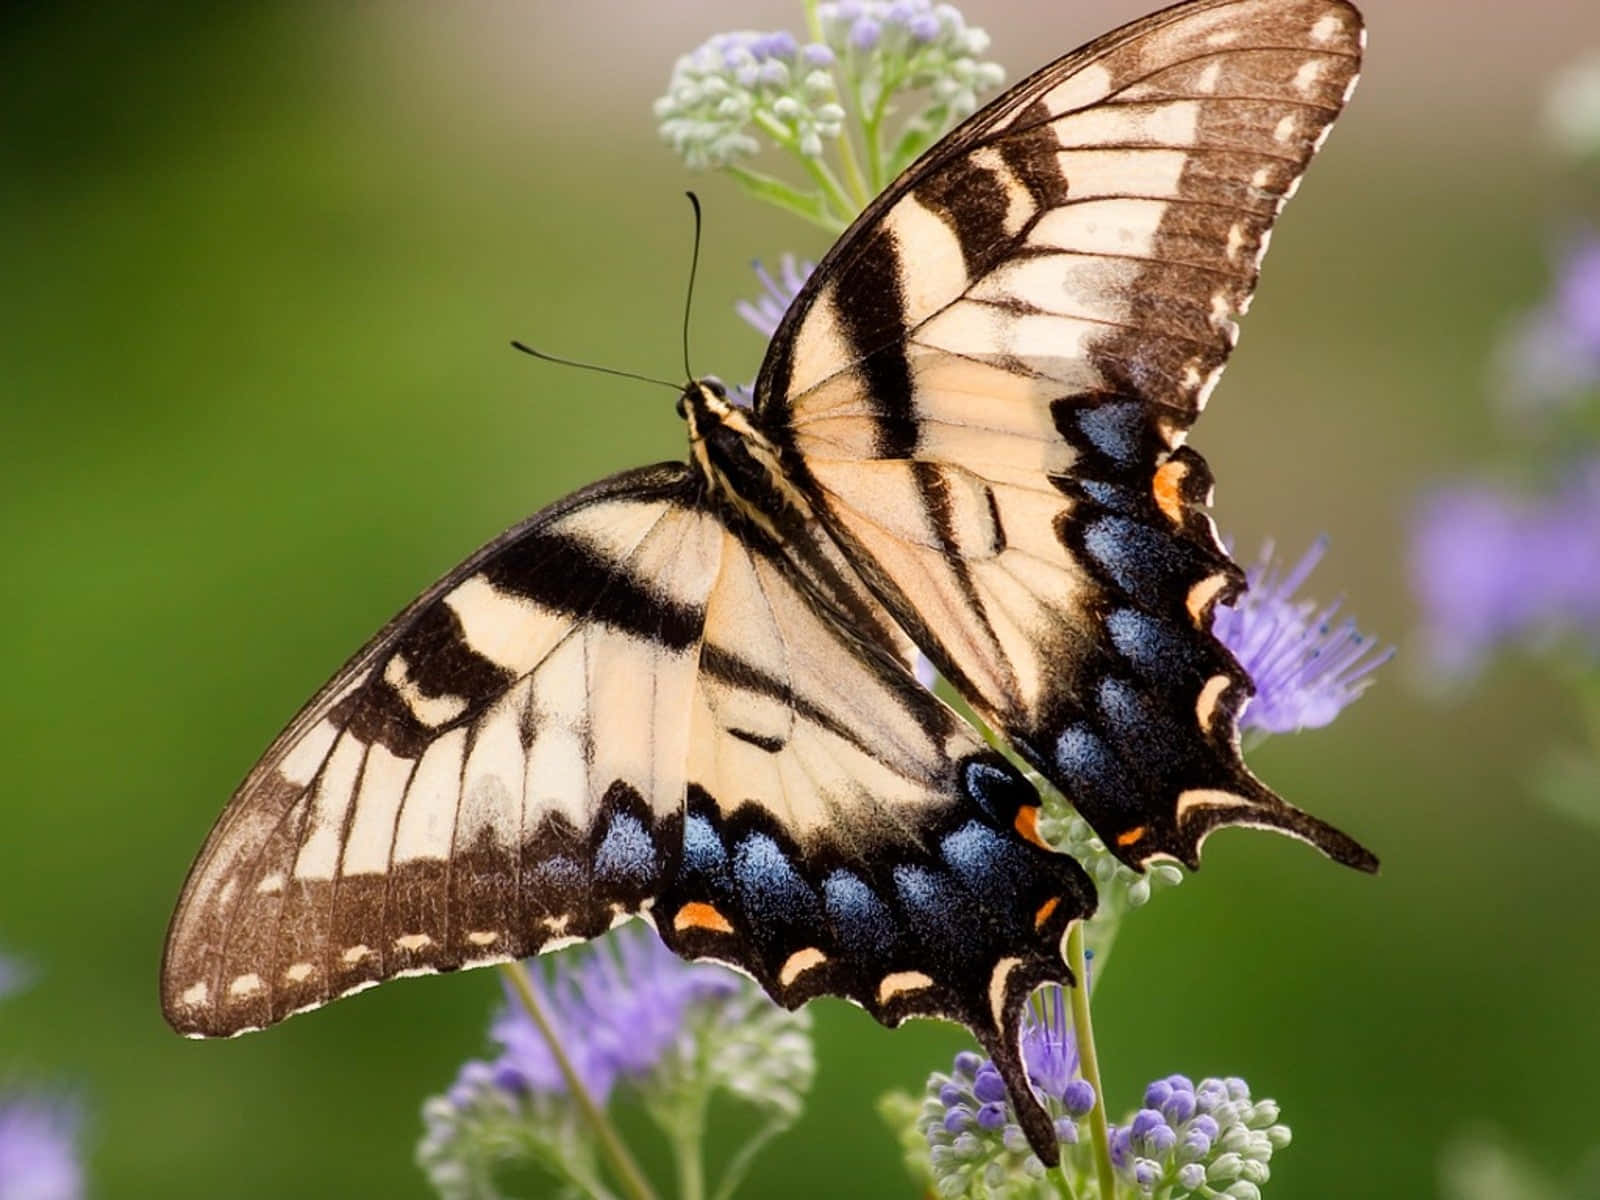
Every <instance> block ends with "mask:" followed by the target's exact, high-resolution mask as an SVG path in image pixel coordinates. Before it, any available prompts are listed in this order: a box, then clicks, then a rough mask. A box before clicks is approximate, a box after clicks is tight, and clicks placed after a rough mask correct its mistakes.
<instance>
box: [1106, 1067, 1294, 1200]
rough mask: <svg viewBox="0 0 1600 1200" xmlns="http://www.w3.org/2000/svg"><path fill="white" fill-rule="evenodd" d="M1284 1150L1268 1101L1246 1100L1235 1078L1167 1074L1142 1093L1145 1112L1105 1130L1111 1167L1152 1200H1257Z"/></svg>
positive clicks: (1283, 1132)
mask: <svg viewBox="0 0 1600 1200" xmlns="http://www.w3.org/2000/svg"><path fill="white" fill-rule="evenodd" d="M1288 1144H1289V1127H1288V1126H1287V1125H1283V1124H1280V1123H1279V1121H1278V1105H1277V1102H1276V1101H1273V1100H1252V1099H1251V1098H1250V1085H1249V1084H1247V1083H1245V1081H1244V1080H1242V1079H1202V1080H1201V1081H1200V1084H1199V1086H1196V1085H1195V1084H1194V1083H1193V1082H1192V1081H1190V1079H1189V1078H1188V1077H1187V1076H1184V1075H1169V1076H1167V1078H1165V1079H1158V1080H1156V1081H1155V1082H1154V1083H1152V1084H1151V1085H1150V1086H1149V1087H1147V1088H1146V1089H1145V1091H1144V1107H1143V1108H1141V1109H1140V1110H1139V1111H1138V1112H1137V1113H1135V1114H1134V1116H1133V1119H1132V1120H1130V1121H1129V1122H1128V1123H1127V1124H1126V1125H1121V1126H1118V1127H1117V1128H1115V1129H1113V1130H1112V1131H1111V1161H1112V1163H1113V1164H1114V1165H1115V1166H1116V1168H1117V1170H1118V1172H1119V1173H1120V1174H1121V1175H1122V1177H1123V1178H1124V1179H1125V1180H1126V1181H1127V1182H1129V1183H1131V1184H1132V1185H1133V1186H1134V1188H1135V1189H1136V1191H1137V1193H1138V1194H1139V1195H1141V1196H1154V1195H1157V1194H1158V1193H1159V1194H1160V1195H1161V1196H1163V1197H1169V1198H1170V1200H1182V1198H1183V1197H1185V1196H1190V1195H1201V1196H1228V1197H1232V1198H1233V1200H1259V1198H1260V1196H1261V1185H1262V1184H1263V1183H1265V1182H1266V1181H1267V1179H1268V1178H1269V1177H1270V1175H1271V1171H1270V1170H1269V1168H1268V1165H1267V1164H1268V1163H1269V1162H1271V1161H1272V1154H1273V1151H1275V1150H1282V1149H1283V1148H1284V1147H1285V1146H1287V1145H1288Z"/></svg>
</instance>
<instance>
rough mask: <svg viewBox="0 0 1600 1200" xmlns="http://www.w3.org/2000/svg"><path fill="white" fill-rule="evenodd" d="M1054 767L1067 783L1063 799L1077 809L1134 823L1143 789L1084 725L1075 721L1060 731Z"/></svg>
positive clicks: (1097, 736)
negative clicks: (1057, 767) (1120, 817)
mask: <svg viewBox="0 0 1600 1200" xmlns="http://www.w3.org/2000/svg"><path fill="white" fill-rule="evenodd" d="M1056 765H1057V766H1059V767H1060V768H1061V773H1062V774H1063V775H1064V776H1065V777H1066V779H1067V782H1068V784H1069V790H1068V792H1067V799H1069V800H1071V801H1072V802H1073V804H1074V805H1076V806H1077V807H1078V808H1079V809H1081V810H1083V811H1086V812H1092V813H1099V812H1104V813H1107V814H1120V815H1122V816H1123V817H1126V818H1131V819H1132V820H1133V821H1134V822H1137V821H1138V819H1139V816H1140V810H1139V801H1140V797H1141V795H1142V792H1143V789H1142V788H1140V787H1139V786H1138V785H1137V783H1136V781H1135V780H1133V779H1131V778H1130V777H1129V775H1128V772H1127V769H1126V768H1125V767H1124V766H1123V764H1122V761H1121V760H1120V759H1118V758H1117V756H1116V754H1115V753H1114V752H1113V751H1112V749H1111V747H1109V746H1107V745H1106V744H1105V742H1104V741H1102V740H1101V738H1100V736H1099V735H1098V734H1097V733H1095V732H1094V730H1093V729H1092V728H1090V726H1089V725H1088V724H1087V723H1085V722H1082V721H1077V722H1074V723H1073V724H1071V725H1068V726H1067V727H1066V728H1065V729H1063V730H1062V731H1061V736H1059V737H1058V738H1056Z"/></svg>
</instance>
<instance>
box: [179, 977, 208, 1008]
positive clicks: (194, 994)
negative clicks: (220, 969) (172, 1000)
mask: <svg viewBox="0 0 1600 1200" xmlns="http://www.w3.org/2000/svg"><path fill="white" fill-rule="evenodd" d="M210 998H211V985H210V984H208V983H206V982H205V981H204V980H202V981H201V982H199V983H195V984H191V985H190V986H188V987H186V988H184V989H183V994H182V995H180V996H179V997H178V999H179V1000H181V1001H182V1002H183V1003H185V1004H187V1005H189V1007H191V1008H199V1007H200V1006H201V1005H202V1004H204V1003H205V1002H206V1001H207V1000H209V999H210Z"/></svg>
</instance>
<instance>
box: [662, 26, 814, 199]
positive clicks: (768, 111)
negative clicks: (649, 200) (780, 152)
mask: <svg viewBox="0 0 1600 1200" xmlns="http://www.w3.org/2000/svg"><path fill="white" fill-rule="evenodd" d="M833 61H834V56H833V51H832V50H830V49H829V48H828V47H827V46H824V45H821V44H819V43H816V42H812V43H808V44H805V45H802V44H801V43H800V42H799V41H798V40H797V39H796V38H795V37H794V35H793V34H789V33H783V32H778V33H719V34H717V35H716V36H715V37H713V38H712V39H711V40H710V41H708V42H706V43H705V44H704V45H702V46H700V47H699V48H697V49H695V50H692V51H691V52H689V53H688V54H685V55H683V56H682V57H681V58H679V59H678V61H677V64H676V65H675V66H674V67H673V68H672V79H671V81H670V82H669V83H668V84H667V94H666V95H665V96H663V97H661V99H659V100H657V101H656V104H655V113H656V120H657V121H659V122H660V128H661V136H662V137H663V138H665V139H666V141H667V142H669V143H670V144H671V145H672V148H673V149H674V150H675V151H677V152H678V154H680V155H681V156H682V157H683V160H684V162H685V163H687V164H688V165H689V166H690V167H694V168H697V169H704V168H708V167H724V166H727V165H729V164H730V163H733V162H736V161H737V160H739V159H741V158H750V157H753V156H754V155H755V154H756V153H757V152H758V151H759V150H760V149H761V143H760V142H759V141H758V140H757V139H756V137H755V136H754V135H753V134H752V133H751V132H750V130H751V127H752V126H759V127H760V129H761V130H762V131H763V132H764V133H766V134H767V136H769V137H771V138H772V139H773V140H774V141H776V142H777V143H778V144H779V145H781V146H783V147H784V148H786V149H793V150H795V151H797V152H798V153H800V154H801V155H803V156H805V157H807V158H820V157H821V155H822V143H823V139H824V138H836V137H838V136H839V133H840V131H841V130H842V129H843V127H844V109H843V108H841V107H840V106H839V103H838V91H837V86H836V84H835V81H834V77H833V74H832V72H830V71H829V70H828V68H829V67H831V66H832V65H833Z"/></svg>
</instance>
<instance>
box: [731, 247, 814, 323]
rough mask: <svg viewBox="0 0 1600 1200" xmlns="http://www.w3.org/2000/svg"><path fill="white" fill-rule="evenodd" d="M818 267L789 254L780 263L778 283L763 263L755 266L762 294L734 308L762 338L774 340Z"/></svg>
mask: <svg viewBox="0 0 1600 1200" xmlns="http://www.w3.org/2000/svg"><path fill="white" fill-rule="evenodd" d="M815 265H816V264H815V263H809V262H800V261H798V260H796V258H795V256H794V255H792V254H785V255H784V256H783V257H782V258H780V259H779V260H778V277H777V278H776V279H774V278H773V277H772V275H771V273H770V272H768V270H767V268H766V267H765V266H764V265H763V264H762V263H760V262H755V263H752V264H751V266H753V267H754V268H755V272H756V279H757V280H759V281H760V283H761V294H760V295H759V296H757V297H756V298H755V299H754V300H741V301H739V302H738V303H737V304H736V305H734V309H735V311H737V312H738V314H739V315H740V316H741V317H743V318H744V319H745V320H746V321H748V322H749V323H750V324H751V325H752V326H754V327H755V331H756V332H757V333H759V334H760V335H761V336H762V337H764V338H770V337H771V336H772V335H773V334H774V333H776V332H777V331H778V324H779V322H781V321H782V320H783V314H784V313H786V312H788V311H789V305H791V304H793V303H794V298H795V297H796V296H798V295H799V294H800V289H801V288H803V287H804V286H805V283H806V280H807V279H808V278H809V277H810V275H811V272H812V270H813V269H814V268H815Z"/></svg>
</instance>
